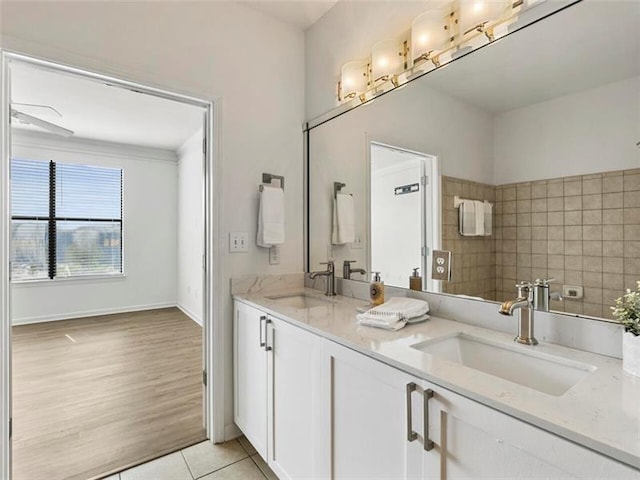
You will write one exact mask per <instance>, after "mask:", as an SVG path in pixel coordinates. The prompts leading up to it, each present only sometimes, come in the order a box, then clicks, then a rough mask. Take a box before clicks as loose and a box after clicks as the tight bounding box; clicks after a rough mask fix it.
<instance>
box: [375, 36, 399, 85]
mask: <svg viewBox="0 0 640 480" xmlns="http://www.w3.org/2000/svg"><path fill="white" fill-rule="evenodd" d="M402 49H403V45H402V42H401V41H400V40H398V39H397V38H392V39H389V40H383V41H381V42H378V43H376V44H375V45H374V46H373V48H372V49H371V76H372V78H373V80H374V81H375V80H378V79H379V78H380V77H384V76H385V75H395V74H396V73H400V72H401V71H402V70H403V68H404V56H403V55H402Z"/></svg>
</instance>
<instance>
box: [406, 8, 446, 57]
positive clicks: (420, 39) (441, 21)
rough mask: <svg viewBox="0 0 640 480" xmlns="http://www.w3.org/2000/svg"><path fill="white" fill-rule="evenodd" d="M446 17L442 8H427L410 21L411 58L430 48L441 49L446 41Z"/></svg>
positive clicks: (426, 51)
mask: <svg viewBox="0 0 640 480" xmlns="http://www.w3.org/2000/svg"><path fill="white" fill-rule="evenodd" d="M445 25H446V19H445V14H444V12H443V11H442V10H429V11H427V12H424V13H423V14H421V15H418V16H417V17H416V18H415V20H414V21H413V23H411V59H412V60H415V59H416V58H418V57H419V56H420V55H423V54H425V53H428V52H430V51H432V50H434V51H436V52H437V51H439V50H443V49H444V46H445V44H446V42H447V38H448V35H447V31H446V30H445V28H444V27H445Z"/></svg>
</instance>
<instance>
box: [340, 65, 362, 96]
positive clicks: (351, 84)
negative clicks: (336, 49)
mask: <svg viewBox="0 0 640 480" xmlns="http://www.w3.org/2000/svg"><path fill="white" fill-rule="evenodd" d="M368 88H369V61H368V60H354V61H352V62H348V63H345V64H344V65H343V66H342V74H341V76H340V81H339V82H338V100H339V101H343V100H350V99H352V98H355V97H357V96H358V95H360V94H362V93H364V92H366V91H367V89H368Z"/></svg>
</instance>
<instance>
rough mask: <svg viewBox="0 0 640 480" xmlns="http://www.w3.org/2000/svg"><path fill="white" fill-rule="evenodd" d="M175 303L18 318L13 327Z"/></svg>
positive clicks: (153, 308)
mask: <svg viewBox="0 0 640 480" xmlns="http://www.w3.org/2000/svg"><path fill="white" fill-rule="evenodd" d="M176 306H177V305H176V304H175V302H163V303H150V304H147V305H131V306H126V307H117V308H103V309H99V310H86V311H84V312H73V313H63V314H59V315H40V316H37V317H27V318H18V319H15V320H12V321H11V325H29V324H32V323H46V322H57V321H60V320H73V319H74V318H84V317H98V316H100V315H112V314H114V313H127V312H140V311H143V310H155V309H158V308H169V307H176Z"/></svg>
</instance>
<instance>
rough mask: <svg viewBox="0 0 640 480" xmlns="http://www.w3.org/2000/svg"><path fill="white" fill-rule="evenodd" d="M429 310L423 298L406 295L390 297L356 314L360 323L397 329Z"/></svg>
mask: <svg viewBox="0 0 640 480" xmlns="http://www.w3.org/2000/svg"><path fill="white" fill-rule="evenodd" d="M428 312H429V304H428V303H427V302H425V301H424V300H418V299H415V298H407V297H392V298H390V299H389V300H387V301H386V302H385V303H383V304H382V305H378V306H377V307H374V308H372V309H371V310H368V311H366V312H365V313H361V314H359V315H356V318H357V319H358V323H359V324H360V325H366V326H369V327H377V328H384V329H387V330H399V329H401V328H402V327H404V326H405V325H406V324H407V322H410V321H411V319H412V318H416V319H418V318H419V317H423V316H424V315H425V314H426V313H428Z"/></svg>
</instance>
